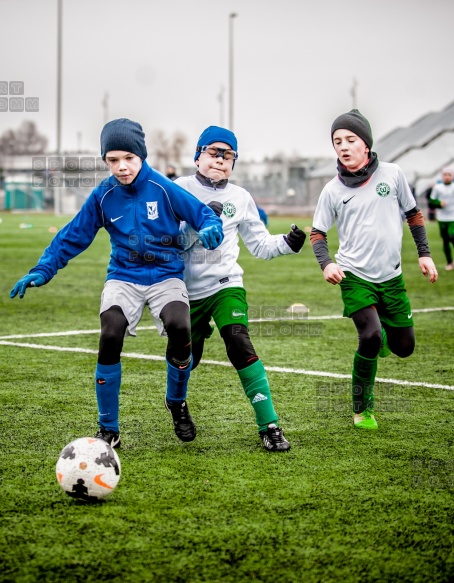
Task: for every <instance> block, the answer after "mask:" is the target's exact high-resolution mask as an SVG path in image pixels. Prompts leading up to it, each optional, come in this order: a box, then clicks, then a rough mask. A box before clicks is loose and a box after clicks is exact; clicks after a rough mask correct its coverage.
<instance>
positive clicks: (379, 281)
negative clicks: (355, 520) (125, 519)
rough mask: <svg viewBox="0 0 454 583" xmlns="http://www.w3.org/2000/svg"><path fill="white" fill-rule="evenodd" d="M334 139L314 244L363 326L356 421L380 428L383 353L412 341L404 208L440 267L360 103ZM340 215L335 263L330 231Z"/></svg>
mask: <svg viewBox="0 0 454 583" xmlns="http://www.w3.org/2000/svg"><path fill="white" fill-rule="evenodd" d="M331 139H332V142H333V145H334V149H335V150H336V154H337V156H338V161H337V167H338V171H339V173H338V175H337V176H336V177H335V178H333V179H332V180H331V181H330V182H329V183H328V184H327V185H326V186H325V188H324V189H323V191H322V193H321V195H320V198H319V201H318V203H317V208H316V210H315V214H314V219H313V225H312V226H313V228H312V231H311V244H312V248H313V250H314V253H315V256H316V258H317V260H318V262H319V264H320V267H321V268H322V270H323V275H324V277H325V280H326V281H327V282H329V283H332V284H333V285H335V284H337V283H338V284H340V287H341V293H342V300H343V302H344V313H343V315H344V316H346V317H350V318H352V320H353V322H354V324H355V326H356V329H357V332H358V339H359V343H358V349H357V351H356V352H355V356H354V359H353V372H352V398H353V413H354V416H353V422H354V425H355V427H358V428H361V429H376V428H377V421H376V419H375V417H374V414H373V410H374V396H373V387H374V382H375V376H376V373H377V360H378V356H379V355H380V356H382V357H384V356H387V355H388V354H389V353H390V351H391V352H393V353H394V354H396V355H397V356H400V357H401V358H405V357H407V356H410V354H412V352H413V350H414V347H415V334H414V329H413V318H412V314H411V308H410V302H409V300H408V297H407V295H406V291H405V284H404V281H403V278H402V269H401V247H402V220H401V214H400V209H402V211H403V212H404V213H405V217H406V220H407V223H408V225H409V227H410V231H411V233H412V235H413V238H414V241H415V243H416V247H417V250H418V255H419V266H420V268H421V271H422V273H423V274H424V275H425V276H426V277H429V279H430V282H431V283H434V282H435V281H436V280H437V277H438V274H437V270H436V268H435V265H434V262H433V261H432V259H431V257H430V250H429V244H428V242H427V235H426V229H425V226H424V217H423V216H422V213H421V211H420V210H419V209H418V208H417V207H416V206H415V199H414V197H413V195H412V193H411V190H410V187H409V186H408V183H407V181H406V179H405V176H404V174H403V172H402V170H401V169H400V168H399V166H397V165H396V164H389V163H386V162H379V161H378V158H377V154H376V153H375V152H371V148H372V143H373V140H372V130H371V127H370V124H369V122H368V121H367V119H366V118H365V117H364V116H363V115H361V113H360V112H359V111H358V110H357V109H352V110H351V111H350V112H348V113H345V114H342V115H340V116H339V117H337V118H336V119H335V120H334V122H333V125H332V127H331ZM335 221H337V231H338V235H339V249H338V252H337V254H336V255H335V258H336V263H335V262H334V261H333V260H332V259H331V257H330V256H329V253H328V244H327V238H326V234H327V232H328V230H329V229H330V228H331V227H332V226H333V225H334V223H335Z"/></svg>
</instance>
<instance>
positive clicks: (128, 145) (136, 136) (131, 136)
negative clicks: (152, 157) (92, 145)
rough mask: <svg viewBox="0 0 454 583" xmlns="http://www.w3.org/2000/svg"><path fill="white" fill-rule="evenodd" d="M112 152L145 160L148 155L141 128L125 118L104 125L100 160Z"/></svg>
mask: <svg viewBox="0 0 454 583" xmlns="http://www.w3.org/2000/svg"><path fill="white" fill-rule="evenodd" d="M112 150H122V151H123V152H131V154H135V155H136V156H139V158H141V159H142V160H145V158H146V157H147V155H148V154H147V147H146V145H145V134H144V132H143V130H142V126H141V125H140V124H139V123H137V122H136V121H131V120H130V119H126V118H125V117H122V118H120V119H114V120H113V121H109V122H108V123H106V125H105V126H104V127H103V128H102V132H101V157H102V159H103V160H104V159H105V157H106V154H107V152H111V151H112Z"/></svg>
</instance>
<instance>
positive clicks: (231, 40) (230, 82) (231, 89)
mask: <svg viewBox="0 0 454 583" xmlns="http://www.w3.org/2000/svg"><path fill="white" fill-rule="evenodd" d="M237 16H238V14H235V12H232V13H231V14H230V15H229V129H231V130H232V131H233V56H234V51H233V20H234V18H236V17H237Z"/></svg>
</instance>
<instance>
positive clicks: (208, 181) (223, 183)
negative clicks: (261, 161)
mask: <svg viewBox="0 0 454 583" xmlns="http://www.w3.org/2000/svg"><path fill="white" fill-rule="evenodd" d="M195 177H196V178H197V180H198V181H199V182H200V183H201V184H203V186H210V187H211V188H214V189H215V190H217V189H219V188H220V189H222V188H225V187H226V186H227V183H228V179H227V178H224V179H223V180H218V181H217V182H215V181H214V180H212V179H211V178H207V177H206V176H204V175H203V174H200V172H199V171H198V170H197V172H196V174H195Z"/></svg>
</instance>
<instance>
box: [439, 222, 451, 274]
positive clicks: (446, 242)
mask: <svg viewBox="0 0 454 583" xmlns="http://www.w3.org/2000/svg"><path fill="white" fill-rule="evenodd" d="M449 225H450V223H445V222H443V221H439V223H438V228H439V229H440V236H441V239H442V241H443V252H444V254H445V257H446V263H447V264H448V265H449V264H450V263H452V251H451V245H452V246H454V237H450V236H449Z"/></svg>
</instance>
